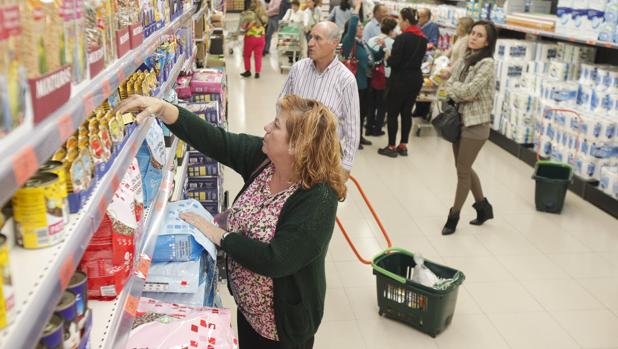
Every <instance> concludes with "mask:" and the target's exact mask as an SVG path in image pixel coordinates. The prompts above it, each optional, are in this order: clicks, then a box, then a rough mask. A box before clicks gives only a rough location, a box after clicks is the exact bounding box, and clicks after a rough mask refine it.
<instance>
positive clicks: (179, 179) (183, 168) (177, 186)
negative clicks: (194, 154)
mask: <svg viewBox="0 0 618 349" xmlns="http://www.w3.org/2000/svg"><path fill="white" fill-rule="evenodd" d="M188 168H189V151H185V154H184V156H183V158H182V165H180V167H178V168H177V169H176V176H175V177H174V193H173V194H172V201H178V200H180V196H181V195H182V191H183V189H184V187H183V185H182V184H183V179H184V178H185V177H186V175H187V169H188Z"/></svg>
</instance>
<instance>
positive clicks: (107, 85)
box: [102, 79, 112, 98]
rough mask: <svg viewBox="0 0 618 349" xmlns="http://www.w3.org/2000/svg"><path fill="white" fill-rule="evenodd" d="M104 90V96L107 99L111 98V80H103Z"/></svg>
mask: <svg viewBox="0 0 618 349" xmlns="http://www.w3.org/2000/svg"><path fill="white" fill-rule="evenodd" d="M102 89H103V96H105V98H107V97H109V96H111V94H112V85H111V83H110V82H109V79H105V80H103V84H102Z"/></svg>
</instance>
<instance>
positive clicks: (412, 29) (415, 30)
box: [401, 25, 427, 39]
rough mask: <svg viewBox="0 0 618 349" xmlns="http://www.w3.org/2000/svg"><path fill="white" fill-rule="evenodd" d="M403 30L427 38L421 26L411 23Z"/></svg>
mask: <svg viewBox="0 0 618 349" xmlns="http://www.w3.org/2000/svg"><path fill="white" fill-rule="evenodd" d="M401 32H402V33H412V34H414V35H416V36H420V37H421V38H425V39H427V36H426V35H425V34H424V33H423V32H422V31H421V30H420V29H419V27H417V26H415V25H410V26H408V27H407V28H406V29H405V30H402V31H401Z"/></svg>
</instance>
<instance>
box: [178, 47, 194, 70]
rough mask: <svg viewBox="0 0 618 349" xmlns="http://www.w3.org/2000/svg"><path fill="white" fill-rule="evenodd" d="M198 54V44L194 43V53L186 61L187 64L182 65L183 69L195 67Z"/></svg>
mask: <svg viewBox="0 0 618 349" xmlns="http://www.w3.org/2000/svg"><path fill="white" fill-rule="evenodd" d="M196 56H197V46H196V45H193V54H192V55H191V57H189V59H187V60H186V61H185V64H184V65H183V66H182V71H189V70H191V68H192V67H193V62H195V57H196Z"/></svg>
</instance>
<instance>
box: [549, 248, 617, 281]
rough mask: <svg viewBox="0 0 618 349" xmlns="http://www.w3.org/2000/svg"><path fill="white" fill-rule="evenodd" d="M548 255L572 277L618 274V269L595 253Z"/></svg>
mask: <svg viewBox="0 0 618 349" xmlns="http://www.w3.org/2000/svg"><path fill="white" fill-rule="evenodd" d="M549 257H550V258H551V259H552V260H553V261H554V262H555V263H557V264H559V265H560V266H561V267H562V268H563V269H564V270H566V272H567V273H568V274H569V275H571V276H572V277H574V278H593V277H606V276H607V277H611V276H618V269H616V268H615V267H614V265H612V264H611V263H610V262H609V261H608V260H607V259H605V257H603V256H600V255H598V254H597V253H577V254H555V255H549Z"/></svg>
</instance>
